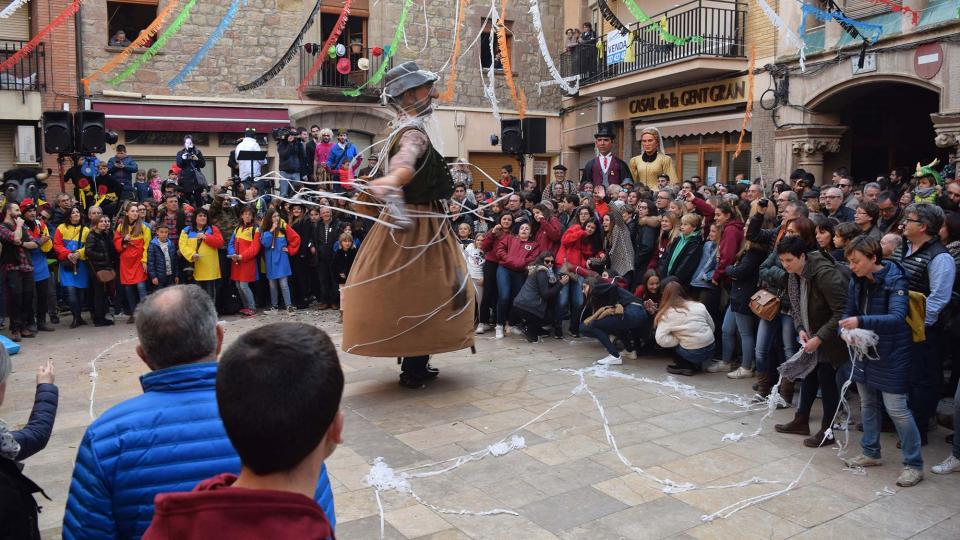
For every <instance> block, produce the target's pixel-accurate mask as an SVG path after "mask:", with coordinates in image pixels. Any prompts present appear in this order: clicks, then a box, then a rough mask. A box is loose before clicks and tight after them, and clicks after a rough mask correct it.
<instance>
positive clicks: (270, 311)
mask: <svg viewBox="0 0 960 540" xmlns="http://www.w3.org/2000/svg"><path fill="white" fill-rule="evenodd" d="M277 313H280V310H279V309H277V308H275V307H272V308H270V309H268V310H265V311H264V312H263V314H264V315H276V314H277Z"/></svg>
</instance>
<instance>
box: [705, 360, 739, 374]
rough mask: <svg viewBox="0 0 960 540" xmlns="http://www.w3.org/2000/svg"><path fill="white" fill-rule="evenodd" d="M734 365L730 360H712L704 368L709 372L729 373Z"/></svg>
mask: <svg viewBox="0 0 960 540" xmlns="http://www.w3.org/2000/svg"><path fill="white" fill-rule="evenodd" d="M732 367H733V366H731V365H730V362H723V361H718V362H711V363H710V365H708V366H707V367H706V369H704V371H706V372H707V373H729V372H730V369H731V368H732Z"/></svg>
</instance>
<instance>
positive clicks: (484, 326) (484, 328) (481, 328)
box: [475, 323, 490, 335]
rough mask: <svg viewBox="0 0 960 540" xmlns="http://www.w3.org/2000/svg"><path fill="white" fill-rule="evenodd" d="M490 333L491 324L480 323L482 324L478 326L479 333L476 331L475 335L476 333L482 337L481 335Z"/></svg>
mask: <svg viewBox="0 0 960 540" xmlns="http://www.w3.org/2000/svg"><path fill="white" fill-rule="evenodd" d="M489 331H490V325H489V324H484V323H480V324H478V325H477V331H476V332H475V333H476V334H477V335H480V334H486V333H487V332H489Z"/></svg>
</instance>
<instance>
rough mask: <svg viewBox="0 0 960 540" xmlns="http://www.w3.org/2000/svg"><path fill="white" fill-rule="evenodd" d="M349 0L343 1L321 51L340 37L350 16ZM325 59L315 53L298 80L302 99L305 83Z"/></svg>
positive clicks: (298, 90) (332, 44)
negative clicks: (304, 73) (309, 64)
mask: <svg viewBox="0 0 960 540" xmlns="http://www.w3.org/2000/svg"><path fill="white" fill-rule="evenodd" d="M350 2H351V0H347V1H346V2H344V3H343V9H342V10H340V16H339V17H337V22H336V23H335V24H334V25H333V29H332V30H330V35H329V36H327V40H326V41H324V42H323V46H322V47H320V50H321V51H325V50H328V49H329V48H330V47H333V46H334V44H335V43H336V42H337V40H338V39H340V34H341V33H343V29H344V28H346V27H347V19H348V18H349V17H350ZM325 61H326V60H325V59H324V58H323V55H322V54H319V55H317V59H316V60H314V61H313V65H312V66H310V69H309V70H308V71H307V75H306V76H305V77H304V78H303V80H301V81H300V84H299V85H298V86H297V94H298V95H299V96H300V98H301V99H303V92H304V90H306V88H307V84H308V83H309V82H310V80H311V79H313V76H314V75H316V74H317V72H318V71H320V67H321V66H323V63H324V62H325Z"/></svg>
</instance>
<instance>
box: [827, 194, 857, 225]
mask: <svg viewBox="0 0 960 540" xmlns="http://www.w3.org/2000/svg"><path fill="white" fill-rule="evenodd" d="M821 198H822V199H823V201H822V202H823V206H824V208H823V210H824V212H823V215H825V216H827V217H832V218H834V219H836V220H837V221H839V222H840V223H846V222H848V221H853V208H850V207H849V206H845V205H844V204H843V191H841V190H840V188H835V187H833V188H827V189H825V190H824V191H823V195H821Z"/></svg>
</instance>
